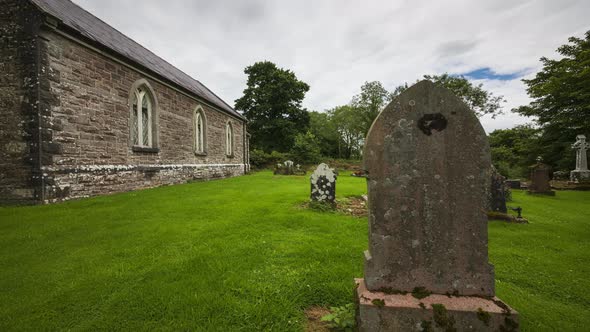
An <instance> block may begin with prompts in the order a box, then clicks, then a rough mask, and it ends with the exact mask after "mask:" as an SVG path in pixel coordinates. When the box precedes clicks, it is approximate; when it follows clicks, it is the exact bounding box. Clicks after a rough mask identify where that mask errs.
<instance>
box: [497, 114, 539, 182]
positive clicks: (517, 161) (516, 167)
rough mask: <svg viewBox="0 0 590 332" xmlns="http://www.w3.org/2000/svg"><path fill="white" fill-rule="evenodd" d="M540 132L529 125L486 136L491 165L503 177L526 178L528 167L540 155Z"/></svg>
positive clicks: (500, 130) (501, 130)
mask: <svg viewBox="0 0 590 332" xmlns="http://www.w3.org/2000/svg"><path fill="white" fill-rule="evenodd" d="M540 135H541V130H540V129H538V128H534V127H532V126H530V125H521V126H516V127H514V128H510V129H498V130H494V131H493V132H491V133H490V135H489V136H488V139H489V142H490V148H491V150H492V163H493V164H494V166H495V167H496V169H497V170H498V171H499V172H500V173H501V174H502V175H504V176H508V177H527V176H528V171H529V169H528V167H529V166H530V165H532V164H534V163H535V161H536V158H537V156H539V155H542V154H543V151H542V148H541V146H540V141H539V139H540Z"/></svg>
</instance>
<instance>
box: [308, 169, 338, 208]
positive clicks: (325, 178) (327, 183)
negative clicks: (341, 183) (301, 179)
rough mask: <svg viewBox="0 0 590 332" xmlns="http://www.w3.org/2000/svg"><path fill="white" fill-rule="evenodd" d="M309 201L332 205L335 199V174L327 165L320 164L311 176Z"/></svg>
mask: <svg viewBox="0 0 590 332" xmlns="http://www.w3.org/2000/svg"><path fill="white" fill-rule="evenodd" d="M310 182H311V200H312V201H315V202H321V203H329V204H334V200H335V199H336V174H335V173H334V170H333V169H331V168H330V167H329V166H328V165H326V164H324V163H321V164H320V165H319V166H318V167H317V168H316V170H315V171H314V172H313V174H311V178H310Z"/></svg>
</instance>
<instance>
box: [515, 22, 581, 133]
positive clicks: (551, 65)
mask: <svg viewBox="0 0 590 332" xmlns="http://www.w3.org/2000/svg"><path fill="white" fill-rule="evenodd" d="M568 41H569V43H568V44H565V45H562V46H560V47H559V48H558V49H557V52H558V53H559V54H560V55H562V56H563V57H562V58H561V59H559V60H551V59H548V58H546V57H542V58H541V62H542V63H543V69H541V71H540V72H538V73H537V74H536V76H535V77H534V78H532V79H530V80H527V79H524V80H523V82H524V83H525V84H526V85H527V86H528V88H527V92H528V94H529V96H530V97H531V98H533V102H531V103H530V105H527V106H521V107H519V108H517V109H516V110H515V111H516V112H518V113H520V114H522V115H525V116H534V117H536V121H537V122H538V123H539V124H541V125H542V126H543V125H551V126H554V127H556V128H560V129H566V130H568V131H570V132H573V131H575V132H576V133H578V134H581V133H586V134H588V133H590V31H587V32H586V35H585V38H584V39H582V38H576V37H570V38H569V39H568Z"/></svg>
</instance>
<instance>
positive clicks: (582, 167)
mask: <svg viewBox="0 0 590 332" xmlns="http://www.w3.org/2000/svg"><path fill="white" fill-rule="evenodd" d="M572 148H574V149H576V169H575V170H573V171H571V172H570V181H572V182H575V183H580V182H588V181H590V171H589V170H588V157H587V156H586V150H588V148H590V145H588V143H587V142H586V136H584V135H578V136H577V137H576V142H575V143H574V144H572Z"/></svg>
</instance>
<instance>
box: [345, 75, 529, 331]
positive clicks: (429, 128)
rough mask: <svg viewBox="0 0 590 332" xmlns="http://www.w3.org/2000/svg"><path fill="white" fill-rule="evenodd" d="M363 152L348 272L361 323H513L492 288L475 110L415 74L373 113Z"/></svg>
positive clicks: (410, 326)
mask: <svg viewBox="0 0 590 332" xmlns="http://www.w3.org/2000/svg"><path fill="white" fill-rule="evenodd" d="M363 158H364V161H363V163H364V168H365V171H366V173H367V185H368V198H369V250H368V251H366V252H365V278H364V279H357V280H356V282H357V285H358V287H357V291H356V292H357V297H358V298H357V300H358V302H359V303H358V304H359V309H358V313H357V323H358V327H359V329H360V330H361V331H419V330H429V329H434V330H453V329H457V330H468V329H470V330H498V329H500V326H504V327H505V328H506V327H509V328H514V329H517V328H518V323H517V321H518V319H517V314H516V313H515V312H514V311H512V310H511V309H510V308H509V307H508V306H507V305H505V304H503V303H502V302H501V301H500V300H499V299H497V298H495V297H494V271H493V266H492V265H490V264H489V263H488V247H487V242H488V241H487V239H488V233H487V217H486V213H485V209H486V206H487V205H488V202H487V200H488V190H489V188H490V170H491V162H490V149H489V146H488V142H487V138H486V134H485V132H484V131H483V129H482V127H481V125H480V123H479V121H478V120H477V118H476V116H475V114H474V113H473V111H471V110H470V109H469V108H468V107H467V106H466V105H465V104H464V103H463V102H462V101H461V100H459V99H458V98H457V97H455V96H454V95H453V94H452V93H451V92H449V91H448V90H446V89H443V88H440V87H437V86H435V85H434V84H433V83H431V82H430V81H422V82H419V83H417V84H416V85H414V86H412V87H411V88H409V89H407V90H406V91H405V92H403V93H402V94H401V95H400V96H398V97H397V98H396V99H395V100H394V101H392V102H391V103H390V104H389V105H388V106H387V107H386V108H385V110H383V112H381V113H380V114H379V116H378V117H377V119H376V120H375V122H374V123H373V125H372V127H371V129H370V131H369V134H368V136H367V140H366V144H365V150H364V154H363ZM410 293H412V294H410ZM429 294H430V295H429Z"/></svg>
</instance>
